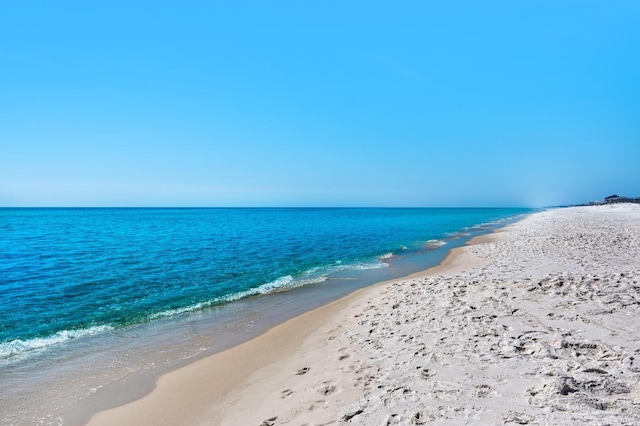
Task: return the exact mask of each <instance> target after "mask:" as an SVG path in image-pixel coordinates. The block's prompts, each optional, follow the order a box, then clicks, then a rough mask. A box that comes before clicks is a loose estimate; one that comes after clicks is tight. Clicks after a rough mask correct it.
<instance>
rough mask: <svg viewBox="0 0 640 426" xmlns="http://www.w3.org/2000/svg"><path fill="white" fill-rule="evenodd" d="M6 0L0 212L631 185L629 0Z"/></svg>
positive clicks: (490, 199) (315, 202)
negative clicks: (227, 1) (16, 208)
mask: <svg viewBox="0 0 640 426" xmlns="http://www.w3.org/2000/svg"><path fill="white" fill-rule="evenodd" d="M217 3H219V2H213V4H209V3H208V2H187V3H185V2H168V1H154V2H148V1H140V2H126V3H125V2H122V1H110V2H82V1H65V2H46V1H34V2H6V3H5V4H3V5H2V8H1V12H0V40H1V41H0V207H2V206H205V207H208V206H211V207H216V206H451V207H457V206H532V207H535V206H545V205H555V204H570V203H580V202H585V201H590V200H596V199H602V198H604V197H605V196H608V195H611V194H612V193H617V194H620V195H627V196H632V197H637V196H640V173H638V159H639V158H640V120H639V117H640V79H639V78H638V76H640V55H638V54H637V52H640V26H639V25H637V17H638V16H640V3H637V2H629V1H615V0H614V1H607V2H604V1H600V2H598V1H586V2H585V1H562V2H552V1H535V2H534V1H523V2H509V1H489V2H473V1H453V2H439V3H437V4H436V3H435V2H417V1H416V2H400V3H398V2H393V4H392V3H391V2H375V1H374V2H370V1H367V2H364V1H353V2H340V1H323V2H293V1H291V2H282V1H275V2H256V1H244V2H233V4H227V5H221V4H217Z"/></svg>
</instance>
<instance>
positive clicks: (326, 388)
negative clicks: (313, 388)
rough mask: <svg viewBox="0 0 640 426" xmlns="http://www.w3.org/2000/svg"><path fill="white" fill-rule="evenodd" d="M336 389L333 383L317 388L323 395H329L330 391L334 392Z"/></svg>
mask: <svg viewBox="0 0 640 426" xmlns="http://www.w3.org/2000/svg"><path fill="white" fill-rule="evenodd" d="M335 391H336V387H335V386H334V385H326V386H323V387H322V388H320V389H318V392H320V393H321V394H323V395H325V396H326V395H331V394H332V393H334V392H335Z"/></svg>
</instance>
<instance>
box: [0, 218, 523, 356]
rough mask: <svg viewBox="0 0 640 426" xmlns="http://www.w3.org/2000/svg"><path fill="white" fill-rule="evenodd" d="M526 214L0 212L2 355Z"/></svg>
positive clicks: (277, 285) (257, 290)
mask: <svg viewBox="0 0 640 426" xmlns="http://www.w3.org/2000/svg"><path fill="white" fill-rule="evenodd" d="M529 211H530V210H527V209H109V208H105V209H0V359H2V358H4V359H7V358H11V357H13V356H15V355H20V354H24V353H26V352H29V351H31V350H34V349H42V348H45V347H47V346H50V345H57V344H61V343H64V342H65V341H66V340H69V339H73V338H77V337H80V336H83V335H87V334H96V333H100V332H103V331H105V330H111V329H113V328H120V327H124V326H127V325H131V324H136V323H141V322H147V321H153V320H155V319H158V318H163V317H167V316H173V315H179V314H181V313H184V312H189V311H195V310H200V309H204V308H206V307H209V306H212V305H216V304H220V303H226V302H229V301H232V300H235V299H239V298H244V297H250V296H255V295H259V294H264V293H269V292H273V291H282V290H286V289H287V288H291V287H296V286H300V285H304V284H309V283H318V282H323V281H324V280H326V279H328V278H330V277H332V276H334V275H336V274H340V273H344V271H349V270H359V269H360V270H366V269H374V268H384V267H387V266H388V262H389V261H392V259H393V256H392V255H397V254H402V255H403V256H406V255H411V253H420V252H423V251H425V250H429V249H430V247H435V246H437V245H438V242H440V244H442V241H443V240H446V239H447V238H449V237H450V236H451V235H453V234H455V233H460V232H464V231H465V230H467V229H469V228H471V227H474V226H478V225H481V224H487V223H494V222H496V221H500V220H504V219H506V218H511V217H514V216H516V215H519V214H523V213H528V212H529Z"/></svg>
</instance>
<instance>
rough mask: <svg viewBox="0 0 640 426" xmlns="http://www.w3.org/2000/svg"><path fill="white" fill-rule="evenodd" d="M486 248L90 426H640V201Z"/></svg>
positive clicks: (161, 388) (279, 334)
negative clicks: (534, 425) (637, 425)
mask: <svg viewBox="0 0 640 426" xmlns="http://www.w3.org/2000/svg"><path fill="white" fill-rule="evenodd" d="M474 242H475V243H476V244H473V245H469V246H466V247H463V248H460V249H456V250H455V251H454V253H452V255H451V256H450V257H449V258H448V260H447V261H445V263H444V264H443V265H441V266H439V267H438V268H434V269H433V270H430V271H427V273H426V274H422V276H415V277H412V278H409V279H404V280H401V281H397V282H391V283H382V284H380V285H377V286H374V287H371V288H367V289H364V290H360V291H358V292H356V293H354V294H352V295H351V296H348V297H347V298H344V299H341V300H339V301H337V302H334V303H332V304H330V305H328V306H325V307H323V308H320V309H316V310H314V311H312V312H309V313H306V314H304V315H302V316H300V317H297V318H294V319H293V320H290V321H288V322H286V323H284V324H282V325H280V326H277V327H275V328H273V329H271V330H269V331H268V332H267V333H265V334H264V335H262V336H260V337H259V338H256V339H254V340H252V341H250V342H247V343H245V344H242V345H240V346H237V347H235V348H233V349H231V350H228V351H226V352H223V353H220V354H217V355H214V356H211V357H208V358H205V359H202V360H200V361H197V362H195V363H193V364H190V365H188V366H186V367H183V368H181V369H179V370H176V371H173V372H171V373H169V374H166V375H165V376H162V377H161V378H160V380H159V381H158V383H157V386H156V388H155V390H154V391H153V392H152V393H150V394H149V395H147V396H146V397H144V398H142V399H140V400H138V401H135V402H133V403H130V404H127V405H124V406H121V407H118V408H116V409H113V410H109V411H105V412H101V413H98V414H97V415H95V416H94V417H93V418H92V419H91V422H90V424H92V425H114V424H120V425H138V424H140V425H142V424H144V425H160V424H167V425H177V424H184V425H187V424H189V425H190V424H203V425H219V424H221V425H242V426H246V425H256V426H259V425H263V426H266V425H280V424H289V425H324V424H336V425H337V424H354V425H393V424H402V425H419V424H427V423H429V424H430V423H436V424H640V205H629V204H619V205H608V206H597V207H575V208H567V209H554V210H549V211H545V212H541V213H536V214H534V215H531V216H528V217H527V218H525V219H524V220H522V221H520V222H518V223H516V224H513V225H511V226H509V227H507V228H504V229H501V230H500V231H499V232H497V233H494V234H492V235H488V236H484V237H480V238H479V239H477V240H476V241H474Z"/></svg>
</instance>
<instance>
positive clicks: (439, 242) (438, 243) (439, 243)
mask: <svg viewBox="0 0 640 426" xmlns="http://www.w3.org/2000/svg"><path fill="white" fill-rule="evenodd" d="M446 244H447V243H446V242H445V241H442V240H429V241H427V244H426V246H427V248H429V249H437V248H438V247H442V246H444V245H446Z"/></svg>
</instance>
